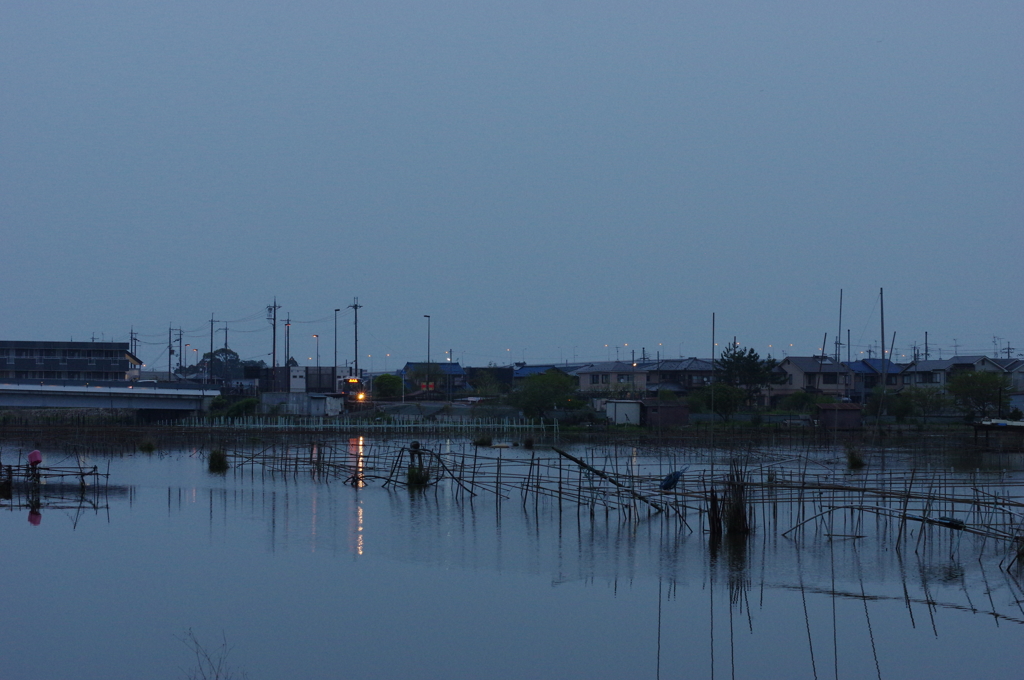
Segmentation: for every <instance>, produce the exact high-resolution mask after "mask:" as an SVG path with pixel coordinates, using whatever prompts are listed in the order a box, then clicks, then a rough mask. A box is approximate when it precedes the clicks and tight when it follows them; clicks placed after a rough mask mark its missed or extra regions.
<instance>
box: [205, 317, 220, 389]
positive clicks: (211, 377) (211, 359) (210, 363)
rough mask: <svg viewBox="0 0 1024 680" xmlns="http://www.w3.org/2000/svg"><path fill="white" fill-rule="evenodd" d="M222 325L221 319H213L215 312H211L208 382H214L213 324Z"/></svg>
mask: <svg viewBox="0 0 1024 680" xmlns="http://www.w3.org/2000/svg"><path fill="white" fill-rule="evenodd" d="M215 323H220V319H214V318H213V312H210V358H209V359H207V360H206V380H207V382H211V383H212V382H213V324H215Z"/></svg>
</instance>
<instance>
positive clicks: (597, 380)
mask: <svg viewBox="0 0 1024 680" xmlns="http://www.w3.org/2000/svg"><path fill="white" fill-rule="evenodd" d="M600 382H601V376H600V375H598V374H597V373H591V374H590V384H591V385H597V384H599V383H600Z"/></svg>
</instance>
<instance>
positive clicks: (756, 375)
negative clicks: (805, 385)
mask: <svg viewBox="0 0 1024 680" xmlns="http://www.w3.org/2000/svg"><path fill="white" fill-rule="evenodd" d="M715 364H716V371H717V375H718V380H719V382H722V383H725V384H726V385H730V386H732V387H740V388H743V390H744V392H745V394H746V399H747V401H750V402H753V401H754V400H755V399H757V396H758V395H759V394H761V390H762V389H764V388H765V387H767V386H768V385H779V384H782V382H783V381H784V380H785V376H781V375H776V373H775V368H776V367H777V366H778V365H779V362H778V361H776V360H775V359H773V358H772V357H771V356H768V358H766V359H762V358H761V355H760V354H758V353H757V352H756V351H755V350H754V348H753V347H743V348H738V347H730V348H728V349H726V350H724V351H723V352H722V353H721V355H719V357H718V360H717V361H716V362H715Z"/></svg>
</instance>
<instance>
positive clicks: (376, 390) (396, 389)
mask: <svg viewBox="0 0 1024 680" xmlns="http://www.w3.org/2000/svg"><path fill="white" fill-rule="evenodd" d="M401 393H402V379H401V378H399V377H398V376H397V375H391V374H390V373H385V374H383V375H378V376H377V377H376V378H374V379H373V396H374V397H376V398H377V399H394V398H395V397H397V396H398V395H400V394H401Z"/></svg>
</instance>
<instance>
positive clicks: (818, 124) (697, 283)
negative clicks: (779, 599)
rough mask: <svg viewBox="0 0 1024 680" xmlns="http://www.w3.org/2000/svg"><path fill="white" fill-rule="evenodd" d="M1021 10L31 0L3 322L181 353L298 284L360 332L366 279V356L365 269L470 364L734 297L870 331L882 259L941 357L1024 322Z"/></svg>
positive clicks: (653, 341) (892, 284) (724, 328)
mask: <svg viewBox="0 0 1024 680" xmlns="http://www.w3.org/2000/svg"><path fill="white" fill-rule="evenodd" d="M1022 19H1024V7H1022V6H1021V5H1020V4H1019V3H1013V2H985V1H981V2H972V3H954V2H938V3H920V2H898V3H891V2H884V3H883V2H870V1H869V2H866V3H855V4H854V5H836V4H827V3H826V4H811V3H795V2H783V3H734V2H722V3H697V2H671V3H670V2H639V3H638V2H630V3H625V2H602V1H600V0H598V1H597V2H586V3H583V2H555V3H551V2H544V3H541V2H531V1H529V0H526V1H523V2H516V3H481V2H460V1H455V2H445V3H439V2H429V1H428V2H408V1H404V0H382V1H380V2H374V3H353V2H330V3H328V2H307V3H300V4H298V5H295V4H288V5H285V4H282V3H271V2H259V1H256V2H245V3H241V2H221V1H218V0H205V1H204V2H188V1H184V2H176V3H156V2H106V1H102V0H100V1H97V2H89V3H70V2H37V1H31V2H28V1H19V0H10V1H8V2H5V3H3V6H2V7H0V92H2V93H3V95H2V96H0V149H2V152H0V244H2V245H0V285H2V289H3V291H4V295H3V296H2V302H0V318H2V319H3V321H2V329H3V330H2V333H0V337H3V338H7V339H21V340H29V339H31V340H65V339H68V338H71V337H73V338H75V339H76V340H85V339H88V338H90V337H92V336H93V335H94V334H95V336H96V337H97V338H99V337H101V336H102V337H105V338H107V339H118V340H123V341H127V340H128V333H129V330H130V329H131V328H134V329H135V330H136V331H139V332H140V333H142V336H141V337H142V339H143V340H144V341H145V344H143V345H142V348H141V349H140V352H141V353H142V354H143V357H142V358H143V359H144V360H145V361H147V362H156V361H157V355H158V354H160V352H166V334H167V328H168V327H174V328H181V329H184V331H183V332H185V334H186V338H187V339H186V340H185V342H189V343H190V345H191V347H192V348H198V349H199V350H200V351H203V348H204V347H206V348H207V349H208V346H209V319H210V318H211V314H212V316H213V318H216V319H228V320H229V321H227V322H224V321H221V322H220V323H217V324H215V326H216V328H222V327H224V326H225V324H226V325H227V327H228V331H227V334H228V339H229V343H230V345H231V346H232V347H233V348H234V349H236V350H237V351H238V352H239V354H240V355H241V356H242V357H244V358H266V359H267V360H268V362H269V353H270V346H271V340H270V327H269V324H268V323H267V321H266V320H265V317H266V307H267V305H270V304H272V303H273V300H274V298H275V296H276V298H277V302H278V304H280V305H281V309H280V310H278V315H279V316H278V318H279V319H284V318H289V317H290V318H293V319H295V320H296V321H295V322H294V324H293V325H292V326H291V327H290V331H291V343H292V344H291V347H292V350H293V351H292V355H293V356H295V358H296V359H298V360H299V361H300V362H302V363H310V362H309V361H307V360H306V357H310V356H312V353H313V352H314V351H315V349H314V342H315V341H314V339H313V337H312V336H313V335H314V334H317V335H319V336H320V339H321V358H323V357H324V356H325V355H327V356H331V357H332V358H333V333H334V310H335V309H341V310H342V311H341V312H339V314H338V318H339V338H338V343H339V357H340V359H347V360H349V361H351V359H352V358H353V357H352V353H353V351H354V350H353V343H352V324H351V322H352V316H351V310H350V309H347V305H348V304H350V301H351V300H352V299H353V297H358V298H359V301H360V304H362V305H364V306H365V307H364V308H362V309H361V310H360V319H359V321H360V343H359V347H360V352H361V354H362V358H361V360H360V365H361V366H365V367H366V368H370V367H371V365H372V367H373V369H375V370H382V369H383V367H384V360H385V359H386V358H387V360H388V362H389V365H388V367H389V368H392V369H393V368H394V367H396V366H397V365H398V362H399V361H401V362H404V361H410V360H411V361H421V360H423V359H425V355H426V345H427V337H426V336H427V328H426V319H424V318H423V317H424V315H425V314H429V315H430V316H431V321H432V324H433V325H432V329H431V333H432V339H431V342H432V344H433V347H434V348H435V351H434V352H433V356H434V358H438V357H440V358H442V359H443V358H446V357H445V355H444V354H443V352H445V351H448V350H452V351H453V353H454V357H455V358H456V359H459V360H462V361H464V362H465V363H467V364H471V365H483V364H487V363H489V362H494V363H498V364H507V363H509V362H510V361H522V360H526V361H530V362H542V361H560V360H561V361H571V360H574V359H575V360H605V359H607V358H609V357H610V358H614V357H615V355H616V352H618V353H619V354H620V355H621V356H623V357H624V356H626V355H628V353H629V352H631V351H634V350H635V351H636V352H637V355H638V356H639V355H640V353H641V351H644V350H646V353H647V355H648V356H655V354H656V353H660V354H661V356H663V357H664V356H671V357H675V356H679V355H683V356H708V355H709V354H710V353H711V351H712V339H711V315H712V313H715V314H716V319H717V330H718V337H717V339H718V341H719V347H721V346H722V345H723V343H725V342H731V341H732V338H733V336H735V337H736V339H737V342H739V343H740V344H741V345H745V346H752V347H754V348H755V349H757V350H758V351H759V352H761V353H762V354H766V353H769V352H771V353H773V354H774V355H775V356H781V355H782V354H783V353H788V354H799V355H806V354H813V353H816V352H817V351H818V348H819V347H821V346H822V338H823V336H824V335H825V334H826V333H827V334H828V337H827V338H826V341H825V345H826V346H827V349H828V351H829V352H832V351H834V349H835V348H834V342H835V337H836V334H837V332H839V331H840V330H841V340H842V342H844V343H846V341H847V338H846V335H847V329H849V335H850V343H851V345H852V346H851V348H850V349H851V351H852V353H854V354H857V353H859V352H861V351H866V350H867V349H869V348H872V346H873V349H874V351H875V352H877V349H878V346H879V345H880V344H881V337H880V332H879V329H878V311H879V310H878V291H879V289H880V288H884V289H885V312H886V330H887V333H889V334H891V333H892V332H893V331H895V332H896V354H897V358H900V357H901V356H903V355H908V354H912V351H911V350H912V346H913V345H914V344H915V343H916V344H917V345H919V346H921V347H923V345H924V341H925V333H926V332H927V333H928V334H929V344H930V348H931V350H932V355H933V358H935V351H936V348H940V349H941V351H942V353H943V356H946V357H948V356H950V355H952V354H953V352H954V351H959V352H960V353H961V354H963V353H967V352H970V353H978V352H988V353H990V354H991V353H993V352H994V349H996V348H998V349H999V351H1000V353H1002V354H1003V355H1005V352H1006V349H1005V348H1006V347H1007V346H1009V347H1011V350H1012V353H1013V354H1014V355H1015V354H1017V353H1020V352H1024V315H1022V314H1021V311H1022V303H1021V301H1020V288H1021V286H1020V284H1021V281H1022V278H1024V276H1022V274H1021V272H1022V265H1021V253H1022V250H1024V249H1022V246H1024V236H1022V233H1024V229H1022V222H1024V219H1022V218H1024V192H1022V187H1024V181H1022V180H1024V172H1022V163H1024V138H1022V112H1024V96H1022V94H1024V92H1022V89H1024V78H1022V75H1024V69H1022V52H1021V49H1020V46H1021V45H1022V44H1024V35H1022V33H1024V29H1022V26H1024V21H1022ZM840 289H842V290H843V291H844V308H843V322H842V328H841V329H840V324H839V318H838V316H839V291H840ZM232 319H234V321H231V320H232ZM300 322H301V323H300ZM216 328H215V344H216V345H218V346H221V345H222V344H223V335H224V332H223V331H217V330H216ZM283 332H284V329H283V324H281V323H280V322H279V326H278V352H279V361H283V358H284V354H283V340H282V338H283ZM888 341H889V339H887V342H888ZM150 343H151V344H150ZM325 349H326V351H325ZM845 352H846V349H845V347H844V348H843V353H844V356H845ZM389 354H390V358H388V357H387V355H389ZM164 358H166V355H164ZM368 358H369V359H368Z"/></svg>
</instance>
